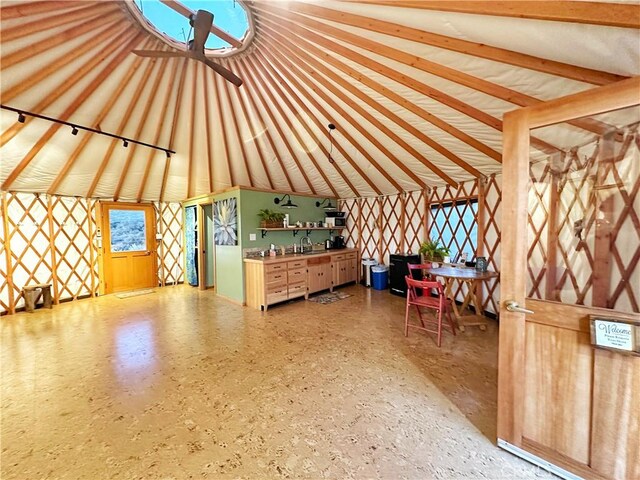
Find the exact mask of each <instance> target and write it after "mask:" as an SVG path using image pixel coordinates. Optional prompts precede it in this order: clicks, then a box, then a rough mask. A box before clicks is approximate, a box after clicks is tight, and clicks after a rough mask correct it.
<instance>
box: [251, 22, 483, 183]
mask: <svg viewBox="0 0 640 480" xmlns="http://www.w3.org/2000/svg"><path fill="white" fill-rule="evenodd" d="M262 31H263V33H264V36H267V37H268V38H270V39H271V40H272V41H275V42H277V47H276V46H275V45H273V44H272V43H269V44H268V48H269V50H272V51H276V50H277V49H284V50H288V51H289V52H290V53H291V54H293V55H294V56H295V57H297V59H300V60H302V61H301V62H300V67H301V68H303V69H304V70H305V71H306V72H307V74H308V75H310V76H311V77H314V78H318V82H320V83H321V84H323V85H327V87H328V88H329V89H330V90H331V92H332V93H333V94H334V95H337V96H339V97H340V98H341V99H342V101H344V102H345V103H347V104H350V105H352V107H354V105H353V104H352V103H351V102H350V101H349V100H348V99H347V97H346V96H345V95H344V94H343V93H342V92H341V91H340V90H339V89H336V88H333V87H332V86H331V85H330V84H327V83H326V82H324V81H323V80H322V79H321V78H320V77H319V75H318V72H320V73H322V74H323V75H325V76H326V77H328V78H329V79H331V80H332V81H333V82H334V83H336V84H337V85H339V86H340V87H341V88H343V89H344V90H346V91H348V92H349V93H351V94H352V95H354V96H355V97H357V98H359V99H360V100H362V101H363V102H364V103H366V104H367V105H368V106H369V107H371V108H373V109H375V110H377V111H378V112H379V113H381V114H382V115H384V116H385V117H386V118H387V119H389V120H390V121H391V122H392V123H395V124H397V125H398V126H400V127H402V128H403V129H405V130H406V131H407V132H409V133H410V134H412V135H413V136H414V137H416V138H417V139H419V140H420V141H422V142H423V143H425V144H426V145H428V146H429V147H431V148H433V149H434V150H435V151H437V152H438V153H440V154H441V155H443V156H444V157H446V158H447V159H449V160H451V161H452V162H453V163H454V164H455V165H457V166H459V167H461V168H463V169H464V170H466V171H467V172H468V173H470V174H471V175H473V176H474V177H479V176H480V175H481V173H480V171H479V170H477V169H475V168H474V167H472V166H471V165H469V164H468V163H467V162H465V161H464V160H462V159H461V158H459V157H458V156H457V155H455V154H454V153H453V152H451V151H449V150H448V149H446V148H445V147H443V146H442V145H440V144H439V143H438V142H436V141H435V140H433V139H432V138H430V137H429V136H427V135H426V134H424V133H423V132H422V131H421V130H418V129H417V128H416V127H414V126H413V125H411V124H410V123H409V122H407V121H406V120H404V119H402V118H401V117H400V116H398V115H396V114H395V113H393V112H392V111H391V110H389V109H387V108H386V107H383V106H382V105H381V104H380V103H378V102H376V101H375V100H372V99H371V98H370V97H369V96H368V95H367V94H365V93H364V92H363V91H362V90H360V89H359V88H356V87H355V86H354V85H352V84H351V83H350V82H348V81H347V80H345V79H343V78H342V77H341V76H340V75H337V74H336V73H335V72H333V71H332V70H331V69H329V68H327V67H325V66H324V65H323V64H322V63H320V62H318V61H317V60H315V59H314V58H313V57H312V56H311V55H309V54H307V53H306V52H305V51H304V50H302V49H301V48H298V47H297V46H295V45H294V43H292V42H286V40H285V39H284V38H283V37H282V36H281V35H279V34H276V35H275V36H274V37H272V36H271V35H272V32H269V31H267V29H263V30H262ZM273 33H275V32H273ZM276 36H277V38H275V37H276ZM278 51H283V50H278ZM362 110H364V109H362V108H360V107H359V106H358V111H359V112H361V111H362ZM361 115H362V112H361Z"/></svg>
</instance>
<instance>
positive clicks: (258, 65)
mask: <svg viewBox="0 0 640 480" xmlns="http://www.w3.org/2000/svg"><path fill="white" fill-rule="evenodd" d="M247 60H248V61H249V62H250V63H251V65H252V66H253V68H254V69H255V71H256V72H257V73H258V75H259V76H260V77H261V78H262V80H263V81H264V80H266V81H267V83H269V84H270V85H271V86H272V88H273V89H276V88H278V93H279V99H280V100H282V101H283V102H284V104H285V105H286V107H287V108H288V109H289V111H290V112H291V113H292V114H293V115H294V116H296V117H297V118H298V121H299V122H300V125H301V126H302V127H303V128H304V129H305V131H306V132H307V133H308V134H309V135H311V136H312V137H313V138H314V139H315V140H316V145H317V144H318V142H317V138H316V137H315V136H314V135H313V131H312V130H311V129H310V128H309V125H308V124H307V122H305V121H304V119H303V118H301V117H300V116H298V115H297V110H296V108H295V106H294V105H293V104H292V103H291V101H290V100H289V99H288V98H287V97H286V96H285V95H284V94H283V92H282V89H281V88H279V87H278V83H277V81H276V79H275V76H272V75H273V73H269V72H268V70H267V68H266V65H265V64H264V63H263V62H262V61H261V60H260V59H259V58H257V57H252V58H251V59H250V60H249V59H247ZM280 85H282V84H280ZM266 92H267V95H268V96H269V98H270V99H271V101H272V102H273V103H274V105H275V106H276V109H277V110H278V111H279V113H280V115H281V116H282V117H283V118H284V119H285V122H286V123H287V125H288V126H289V130H290V131H291V132H292V133H293V136H294V137H295V139H296V141H297V142H298V145H299V147H300V149H301V150H303V151H304V152H305V154H306V155H307V158H308V160H309V162H310V163H311V165H313V166H314V168H315V169H316V170H317V172H318V173H319V174H320V176H321V177H322V180H323V181H324V183H325V185H326V186H327V188H328V189H329V190H331V192H332V194H333V195H334V196H338V193H337V191H336V189H335V187H334V186H333V184H332V183H331V182H330V181H329V178H328V177H327V175H326V174H325V172H324V170H323V169H322V168H320V165H319V164H318V162H316V160H315V158H314V157H313V154H312V153H311V152H310V151H309V150H307V148H306V145H305V144H304V140H303V139H302V137H301V136H300V132H299V131H298V129H296V128H294V126H293V124H292V123H291V121H290V120H289V117H288V116H285V114H284V111H283V109H282V107H281V106H280V104H279V103H278V102H277V101H276V99H275V97H274V95H273V92H272V91H271V89H266ZM284 140H285V141H286V138H285V139H284Z"/></svg>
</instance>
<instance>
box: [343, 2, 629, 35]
mask: <svg viewBox="0 0 640 480" xmlns="http://www.w3.org/2000/svg"><path fill="white" fill-rule="evenodd" d="M347 1H353V0H347ZM358 1H361V2H362V3H370V4H376V5H392V6H394V7H402V8H416V9H420V10H436V11H441V12H455V13H469V14H472V15H492V16H498V17H515V18H524V19H530V20H546V21H553V22H569V23H586V24H589V25H604V26H609V27H621V28H640V5H637V4H620V3H607V2H588V3H587V2H576V1H566V0H564V1H545V0H533V1H531V0H528V1H527V0H517V1H513V0H512V1H504V0H503V1H491V0H484V1H478V0H475V1H469V0H467V1H455V2H452V1H446V0H445V1H428V0H412V1H406V0H358Z"/></svg>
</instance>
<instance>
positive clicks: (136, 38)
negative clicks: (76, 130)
mask: <svg viewBox="0 0 640 480" xmlns="http://www.w3.org/2000/svg"><path fill="white" fill-rule="evenodd" d="M142 39H143V35H142V33H141V32H137V33H136V34H133V35H128V36H124V37H122V38H121V39H120V42H113V44H114V45H115V46H114V47H113V49H114V50H115V49H116V48H118V47H122V48H121V49H120V51H119V52H118V53H117V54H116V55H115V56H114V58H113V59H112V60H111V61H110V62H109V63H108V64H107V65H106V66H105V67H104V68H103V69H102V70H101V71H100V72H99V73H98V74H97V75H96V76H95V77H94V79H93V81H91V83H90V84H89V85H88V86H87V87H85V89H84V90H83V91H82V93H81V94H80V95H78V96H77V97H76V98H75V99H74V101H73V102H72V103H71V104H70V105H69V106H68V107H67V108H66V109H65V110H64V111H63V112H62V114H61V115H60V116H59V119H60V120H68V119H69V117H70V116H71V115H72V114H73V112H75V111H76V110H77V108H78V107H79V106H80V105H82V104H83V103H84V102H85V100H87V98H88V97H89V96H90V95H91V94H92V93H93V92H94V91H95V90H96V89H97V88H98V86H99V85H101V84H102V83H103V82H104V81H105V80H106V78H107V73H108V72H111V71H113V69H114V68H115V67H116V65H118V64H120V63H121V62H122V61H123V60H124V58H125V57H126V55H127V54H128V53H129V51H130V50H131V48H134V47H135V45H137V44H138V43H140V41H141V40H142ZM67 88H68V86H67ZM65 90H66V89H65ZM61 94H62V93H60V95H61ZM47 101H48V102H49V101H51V102H52V101H53V100H50V98H47ZM42 110H43V108H38V109H37V111H42ZM20 125H23V124H20ZM62 126H63V125H62V124H60V123H54V124H53V125H51V126H50V127H49V129H48V130H47V131H46V133H45V134H44V135H43V136H42V137H40V139H39V140H38V141H37V142H36V144H35V145H34V146H33V147H32V148H31V149H30V150H29V152H28V153H27V155H26V156H25V157H24V158H23V159H22V160H21V161H20V163H19V164H18V165H17V166H16V167H15V168H14V169H13V171H12V172H11V173H10V174H9V176H8V177H7V178H6V179H5V181H4V182H3V184H2V187H0V188H2V189H3V190H9V189H10V187H11V185H12V184H13V182H14V181H15V180H16V179H17V178H18V177H19V176H20V174H21V173H22V172H23V171H24V169H25V168H26V167H27V166H28V165H29V163H31V161H32V160H33V158H34V157H35V156H36V155H37V154H38V152H40V150H41V149H42V148H43V147H44V145H45V144H46V143H47V141H49V139H51V137H52V136H53V135H54V133H56V132H57V131H58V130H59V129H60V128H61V127H62ZM10 128H11V127H10Z"/></svg>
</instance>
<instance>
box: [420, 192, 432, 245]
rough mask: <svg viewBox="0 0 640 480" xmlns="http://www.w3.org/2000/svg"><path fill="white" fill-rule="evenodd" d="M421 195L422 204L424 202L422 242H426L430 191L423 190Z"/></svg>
mask: <svg viewBox="0 0 640 480" xmlns="http://www.w3.org/2000/svg"><path fill="white" fill-rule="evenodd" d="M422 194H423V195H424V197H423V202H424V235H423V238H422V240H423V241H428V240H429V229H430V228H431V226H430V225H429V215H430V212H429V205H430V200H431V199H430V195H431V189H430V188H425V189H424V190H423V191H422Z"/></svg>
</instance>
